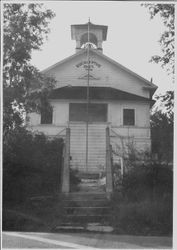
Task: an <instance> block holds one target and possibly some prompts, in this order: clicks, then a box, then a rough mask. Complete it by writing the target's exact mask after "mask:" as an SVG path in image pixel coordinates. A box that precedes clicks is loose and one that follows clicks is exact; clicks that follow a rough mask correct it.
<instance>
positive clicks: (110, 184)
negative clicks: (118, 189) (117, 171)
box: [106, 127, 113, 198]
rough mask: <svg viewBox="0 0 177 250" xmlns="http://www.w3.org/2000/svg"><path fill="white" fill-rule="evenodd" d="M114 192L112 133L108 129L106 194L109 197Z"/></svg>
mask: <svg viewBox="0 0 177 250" xmlns="http://www.w3.org/2000/svg"><path fill="white" fill-rule="evenodd" d="M112 191H113V178H112V164H111V147H110V133H109V127H107V128H106V193H107V197H108V198H110V195H111V193H112Z"/></svg>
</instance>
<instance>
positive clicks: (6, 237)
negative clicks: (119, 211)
mask: <svg viewBox="0 0 177 250" xmlns="http://www.w3.org/2000/svg"><path fill="white" fill-rule="evenodd" d="M2 248H3V249H7V248H11V249H12V248H13V249H14V248H16V249H20V248H21V249H22V248H45V249H46V248H55V249H56V248H58V249H60V248H65V249H68V248H70V249H72V248H74V249H83V248H90V249H94V248H101V249H102V248H105V249H107V248H114V249H144V248H151V249H152V248H153V249H162V248H163V249H169V248H172V238H171V237H148V236H129V235H114V234H107V233H106V234H105V233H104V234H103V233H102V234H100V233H67V234H66V233H36V232H7V231H6V232H3V233H2Z"/></svg>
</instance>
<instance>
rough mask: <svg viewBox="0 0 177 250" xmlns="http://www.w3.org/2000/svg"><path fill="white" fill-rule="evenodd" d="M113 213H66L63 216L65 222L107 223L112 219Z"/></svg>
mask: <svg viewBox="0 0 177 250" xmlns="http://www.w3.org/2000/svg"><path fill="white" fill-rule="evenodd" d="M110 217H111V215H104V216H103V215H66V216H64V217H63V222H70V223H74V222H78V223H82V224H85V223H91V222H94V223H98V222H99V223H106V222H108V221H109V220H110Z"/></svg>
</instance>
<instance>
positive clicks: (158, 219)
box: [112, 200, 172, 235]
mask: <svg viewBox="0 0 177 250" xmlns="http://www.w3.org/2000/svg"><path fill="white" fill-rule="evenodd" d="M112 223H113V226H114V228H115V231H116V232H117V233H122V234H135V235H171V234H172V203H171V201H170V200H166V201H165V202H164V200H157V201H155V202H152V201H151V200H146V201H142V202H128V203H127V202H125V203H121V204H119V205H117V206H115V207H114V210H113V222H112Z"/></svg>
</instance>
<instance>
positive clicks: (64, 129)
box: [56, 128, 66, 136]
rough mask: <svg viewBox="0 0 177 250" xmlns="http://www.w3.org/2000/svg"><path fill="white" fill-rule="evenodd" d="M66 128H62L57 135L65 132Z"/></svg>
mask: <svg viewBox="0 0 177 250" xmlns="http://www.w3.org/2000/svg"><path fill="white" fill-rule="evenodd" d="M65 130H66V128H64V129H62V130H61V131H60V132H58V134H56V136H59V135H61V133H62V132H64V131H65Z"/></svg>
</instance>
